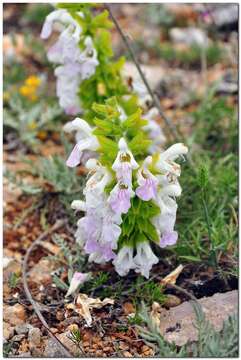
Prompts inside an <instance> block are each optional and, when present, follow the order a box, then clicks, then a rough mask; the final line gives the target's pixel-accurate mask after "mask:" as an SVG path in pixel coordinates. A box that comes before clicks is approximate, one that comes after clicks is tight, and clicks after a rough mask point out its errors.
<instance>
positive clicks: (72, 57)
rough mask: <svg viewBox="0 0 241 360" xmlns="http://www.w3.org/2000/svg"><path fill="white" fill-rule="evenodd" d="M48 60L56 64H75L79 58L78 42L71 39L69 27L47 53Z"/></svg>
mask: <svg viewBox="0 0 241 360" xmlns="http://www.w3.org/2000/svg"><path fill="white" fill-rule="evenodd" d="M47 57H48V60H49V61H50V62H52V63H56V64H65V63H73V62H76V61H77V60H78V59H79V57H80V48H79V46H78V42H76V39H75V38H74V37H73V34H72V32H71V30H70V27H68V28H67V29H65V30H64V31H63V32H62V33H61V34H60V36H59V38H58V40H57V42H56V43H55V44H54V45H53V46H51V47H50V48H49V50H48V53H47Z"/></svg>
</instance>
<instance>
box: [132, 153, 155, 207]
mask: <svg viewBox="0 0 241 360" xmlns="http://www.w3.org/2000/svg"><path fill="white" fill-rule="evenodd" d="M151 163H152V157H151V156H148V157H147V158H146V159H145V160H144V162H143V165H142V167H141V168H140V169H139V170H138V172H137V183H138V185H139V186H138V187H137V188H136V195H137V196H138V197H139V198H140V199H142V200H144V201H149V200H151V199H155V198H156V196H157V186H158V183H159V181H158V179H157V178H156V177H155V176H154V175H153V174H152V173H151V172H150V171H149V170H148V166H149V165H151Z"/></svg>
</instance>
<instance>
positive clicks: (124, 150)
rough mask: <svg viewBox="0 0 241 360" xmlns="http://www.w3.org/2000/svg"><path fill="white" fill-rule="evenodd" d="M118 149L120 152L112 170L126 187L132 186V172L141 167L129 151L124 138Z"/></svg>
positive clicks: (120, 141)
mask: <svg viewBox="0 0 241 360" xmlns="http://www.w3.org/2000/svg"><path fill="white" fill-rule="evenodd" d="M118 147H119V151H118V154H117V157H116V159H115V161H114V163H113V165H112V169H113V170H114V171H115V173H116V177H117V180H118V181H121V182H122V183H123V184H124V185H127V186H131V183H132V170H134V169H137V168H138V167H139V165H138V164H137V162H136V161H135V159H134V156H133V154H132V152H131V151H130V150H129V149H128V146H127V143H126V141H125V139H124V138H121V139H120V140H119V143H118Z"/></svg>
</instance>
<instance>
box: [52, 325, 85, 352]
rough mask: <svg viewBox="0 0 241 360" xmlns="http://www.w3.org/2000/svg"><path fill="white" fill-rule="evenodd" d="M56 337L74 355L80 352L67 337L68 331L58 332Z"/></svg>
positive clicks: (68, 335) (69, 335) (69, 334)
mask: <svg viewBox="0 0 241 360" xmlns="http://www.w3.org/2000/svg"><path fill="white" fill-rule="evenodd" d="M57 337H58V339H59V340H60V341H61V342H62V343H63V345H64V346H65V347H66V348H67V349H68V350H69V351H70V352H71V354H73V355H75V354H77V353H79V352H80V349H79V347H78V346H77V345H75V343H74V342H73V341H72V340H71V339H70V338H69V337H71V333H70V331H67V332H64V333H62V334H58V335H57Z"/></svg>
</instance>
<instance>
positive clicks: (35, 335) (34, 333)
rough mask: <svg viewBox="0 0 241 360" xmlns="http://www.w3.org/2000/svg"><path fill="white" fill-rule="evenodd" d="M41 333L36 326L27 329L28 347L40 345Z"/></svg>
mask: <svg viewBox="0 0 241 360" xmlns="http://www.w3.org/2000/svg"><path fill="white" fill-rule="evenodd" d="M41 336H42V333H41V331H40V329H38V328H34V327H33V328H32V329H30V330H29V334H28V340H29V345H30V347H36V346H39V345H40V342H41Z"/></svg>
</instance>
